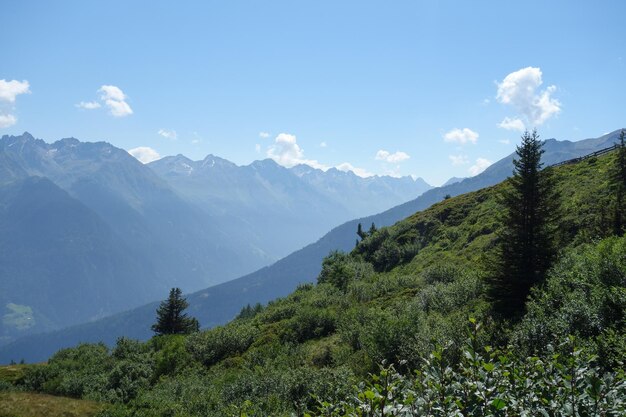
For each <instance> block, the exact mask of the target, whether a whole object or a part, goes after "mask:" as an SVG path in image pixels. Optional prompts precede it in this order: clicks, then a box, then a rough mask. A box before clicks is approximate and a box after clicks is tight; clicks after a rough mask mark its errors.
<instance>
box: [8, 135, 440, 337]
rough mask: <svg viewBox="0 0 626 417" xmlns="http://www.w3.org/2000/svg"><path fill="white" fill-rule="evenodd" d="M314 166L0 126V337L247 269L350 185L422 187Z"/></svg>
mask: <svg viewBox="0 0 626 417" xmlns="http://www.w3.org/2000/svg"><path fill="white" fill-rule="evenodd" d="M318 174H319V175H318V176H319V177H320V178H322V182H323V186H320V185H314V184H309V183H308V182H307V181H306V180H305V179H303V176H299V175H297V174H296V172H295V171H294V170H289V169H287V168H284V167H282V166H280V165H278V164H276V163H275V162H274V161H272V160H264V161H256V162H254V163H252V164H250V165H248V166H244V167H238V166H236V165H235V164H233V163H231V162H229V161H226V160H224V159H221V158H219V157H216V156H213V155H209V156H207V157H206V158H205V159H204V160H202V161H196V162H194V161H190V160H188V159H187V158H185V157H183V156H181V155H179V156H177V157H166V158H164V159H163V160H161V161H158V162H156V163H153V164H151V165H150V166H147V165H144V164H142V163H140V162H139V161H137V160H136V159H135V158H134V157H132V156H131V155H129V154H128V152H126V151H125V150H122V149H119V148H116V147H114V146H112V145H110V144H108V143H106V142H95V143H92V142H81V141H79V140H78V139H75V138H66V139H61V140H58V141H56V142H54V143H47V142H45V141H43V140H41V139H36V138H34V137H33V136H32V135H30V134H29V133H24V134H22V135H20V136H3V137H2V138H1V139H0V204H1V206H0V228H1V229H0V230H2V232H3V233H2V235H1V236H0V245H2V246H1V247H2V248H3V252H2V254H1V255H0V257H2V260H3V262H2V265H0V289H1V290H2V291H1V292H0V345H1V344H4V343H7V342H9V341H11V340H13V339H15V338H16V337H20V336H23V335H27V334H31V333H37V332H41V331H49V330H54V329H58V328H62V327H66V326H70V325H74V324H77V323H82V322H86V321H91V320H95V319H98V318H101V317H104V316H108V315H111V314H114V313H117V312H120V311H123V310H127V309H129V308H133V307H136V306H138V305H142V304H145V303H147V302H150V301H154V300H158V299H160V298H161V297H162V296H163V294H166V293H167V291H168V290H169V288H171V287H173V286H177V287H181V288H182V289H183V290H184V291H186V292H190V291H194V290H198V289H201V288H205V287H207V286H210V285H215V284H219V283H221V282H224V281H228V280H230V279H233V278H235V277H237V276H241V275H243V274H245V273H248V272H250V271H254V270H257V269H258V268H260V267H262V266H264V265H267V264H269V263H271V262H273V261H275V260H276V259H278V258H279V257H280V256H281V255H283V254H287V253H291V252H293V251H294V250H296V249H299V248H301V247H302V246H304V245H305V244H307V243H309V242H311V241H314V240H316V239H317V238H319V236H320V235H321V234H322V233H323V230H326V229H329V228H331V227H333V226H336V225H337V224H341V223H342V222H343V221H345V220H346V219H349V218H352V217H354V213H355V211H354V210H351V209H349V207H350V205H349V204H348V201H347V200H346V198H345V197H344V196H346V195H347V196H348V197H349V193H348V189H349V188H350V187H355V189H358V190H360V191H363V193H362V200H363V202H362V203H361V204H360V206H359V207H360V210H363V211H364V212H368V213H373V212H376V211H377V210H378V208H379V207H380V200H381V199H382V200H383V201H385V202H386V204H388V205H392V204H394V203H395V201H406V200H408V199H409V197H408V196H407V197H406V198H404V199H402V196H403V195H404V193H405V192H407V186H408V188H409V189H410V193H409V195H419V194H421V192H422V191H424V190H426V189H428V188H429V186H428V185H427V184H426V183H425V182H423V181H413V180H412V179H410V178H409V179H408V180H409V181H407V178H399V179H395V178H391V177H374V178H368V179H363V178H360V177H356V176H355V175H354V174H352V173H343V172H341V173H329V174H328V176H326V177H325V173H323V172H321V171H320V172H319V173H318ZM341 178H349V179H350V181H348V182H346V181H343V182H342V180H341ZM379 183H380V184H381V185H380V186H376V187H372V186H371V185H372V184H379ZM368 187H370V188H372V191H370V190H368ZM374 188H376V190H375V192H374ZM327 189H332V190H334V191H335V192H334V193H333V192H328V191H327ZM380 190H383V191H382V194H381V192H380ZM370 194H371V195H370ZM340 197H344V200H343V201H340ZM398 199H402V200H398ZM368 204H369V205H371V208H369V209H368V208H367V206H368ZM294 231H297V232H294Z"/></svg>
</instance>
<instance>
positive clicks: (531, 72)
mask: <svg viewBox="0 0 626 417" xmlns="http://www.w3.org/2000/svg"><path fill="white" fill-rule="evenodd" d="M542 75H543V74H542V72H541V69H540V68H535V67H526V68H522V69H520V70H518V71H515V72H512V73H510V74H509V75H507V76H506V77H504V80H502V82H500V83H498V94H497V95H496V99H497V100H498V101H499V102H500V103H502V104H509V105H511V106H513V108H515V109H516V110H517V111H518V112H519V113H520V114H521V115H522V116H524V118H525V119H526V121H527V122H528V123H530V124H531V125H533V126H538V125H541V124H543V123H544V122H545V121H546V120H548V119H549V118H550V117H552V116H556V115H557V114H559V113H560V111H561V103H560V102H559V101H558V100H557V99H555V98H553V97H552V94H554V92H555V91H556V86H554V85H551V86H548V87H547V88H546V89H545V90H543V91H539V87H540V86H541V85H542V84H543V80H542ZM505 120H506V119H505Z"/></svg>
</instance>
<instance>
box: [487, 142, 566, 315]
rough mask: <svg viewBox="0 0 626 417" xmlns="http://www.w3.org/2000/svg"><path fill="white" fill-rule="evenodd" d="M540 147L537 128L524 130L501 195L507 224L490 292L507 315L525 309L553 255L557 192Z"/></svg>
mask: <svg viewBox="0 0 626 417" xmlns="http://www.w3.org/2000/svg"><path fill="white" fill-rule="evenodd" d="M542 147H543V143H542V142H541V141H540V140H539V135H538V134H537V131H536V130H534V131H533V132H532V133H529V132H528V131H526V132H524V134H523V135H522V143H521V144H520V145H519V146H517V149H516V153H517V158H516V159H514V160H513V164H514V166H515V169H514V171H513V177H511V178H510V179H509V184H508V187H507V189H506V191H505V192H504V193H503V195H502V203H503V205H504V209H505V210H504V212H503V224H504V228H503V231H502V232H501V234H500V236H499V240H500V247H499V261H498V264H497V266H498V267H497V268H496V271H495V273H494V275H493V276H492V277H491V279H490V282H489V284H490V285H489V296H490V299H491V301H492V303H493V306H494V309H495V311H496V312H497V313H499V314H500V315H501V316H503V317H506V318H515V317H516V316H518V315H519V314H521V313H523V311H524V305H525V302H526V298H527V297H528V294H529V292H530V289H531V288H532V287H533V285H535V284H537V283H539V282H542V281H543V279H544V277H545V274H546V272H547V270H548V268H549V267H550V265H551V263H552V261H553V259H554V255H555V247H554V242H553V233H552V230H551V220H552V219H553V218H554V216H555V215H556V212H557V210H558V205H557V196H556V194H555V192H554V187H553V180H552V177H551V175H550V174H551V171H550V169H549V168H548V169H545V170H543V171H542V170H541V168H542V165H543V164H542V163H541V155H542V154H543V152H544V151H543V149H542Z"/></svg>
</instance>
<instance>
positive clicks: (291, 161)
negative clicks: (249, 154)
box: [255, 133, 374, 177]
mask: <svg viewBox="0 0 626 417" xmlns="http://www.w3.org/2000/svg"><path fill="white" fill-rule="evenodd" d="M257 146H258V148H257V147H255V148H256V149H258V150H259V151H260V145H257ZM266 155H267V157H268V158H271V159H273V160H274V161H276V163H278V164H280V165H282V166H285V167H287V168H291V167H293V166H296V165H299V164H306V165H309V166H310V167H312V168H316V169H321V170H323V171H326V170H328V169H329V168H330V166H328V165H324V164H322V163H320V162H318V161H317V160H314V159H306V158H305V157H304V150H303V149H302V148H300V145H298V142H297V138H296V136H295V135H291V134H289V133H281V134H279V135H278V136H276V138H275V139H274V143H273V144H272V145H270V146H269V147H268V149H267V151H266ZM335 168H337V169H338V170H340V171H352V172H354V173H355V174H356V175H358V176H359V177H371V176H373V175H374V174H372V173H371V172H369V171H367V170H365V169H363V168H358V167H355V166H354V165H352V164H351V163H349V162H343V163H341V164H339V165H337V166H336V167H335Z"/></svg>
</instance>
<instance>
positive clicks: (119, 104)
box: [104, 100, 133, 117]
mask: <svg viewBox="0 0 626 417" xmlns="http://www.w3.org/2000/svg"><path fill="white" fill-rule="evenodd" d="M104 103H105V104H106V105H107V107H108V108H109V112H110V113H111V115H112V116H113V117H125V116H130V115H131V114H133V109H131V108H130V106H129V105H128V103H127V102H125V101H116V100H106V101H105V102H104Z"/></svg>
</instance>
